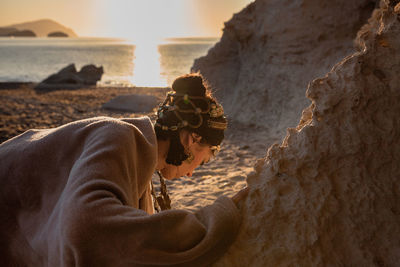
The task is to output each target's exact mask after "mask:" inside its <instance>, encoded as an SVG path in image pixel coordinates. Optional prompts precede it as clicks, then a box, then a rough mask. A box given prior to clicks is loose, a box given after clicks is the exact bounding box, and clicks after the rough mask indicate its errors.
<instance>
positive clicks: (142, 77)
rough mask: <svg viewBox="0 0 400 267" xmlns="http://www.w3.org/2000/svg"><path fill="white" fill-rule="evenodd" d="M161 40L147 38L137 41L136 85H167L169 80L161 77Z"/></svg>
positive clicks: (134, 61) (134, 60) (135, 58)
mask: <svg viewBox="0 0 400 267" xmlns="http://www.w3.org/2000/svg"><path fill="white" fill-rule="evenodd" d="M158 44H159V42H158V41H156V40H146V41H141V42H136V43H135V57H134V59H133V65H134V66H133V76H132V80H131V83H132V84H133V85H135V86H152V87H166V86H167V81H166V79H164V78H163V77H161V69H160V53H159V51H158Z"/></svg>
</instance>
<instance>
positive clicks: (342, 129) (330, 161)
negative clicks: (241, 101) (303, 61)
mask: <svg viewBox="0 0 400 267" xmlns="http://www.w3.org/2000/svg"><path fill="white" fill-rule="evenodd" d="M303 2H305V3H307V2H309V1H303ZM351 5H352V4H350V6H351ZM381 6H382V8H381V9H380V10H378V11H375V12H374V15H373V18H372V19H371V20H370V23H369V24H368V25H366V26H364V27H363V28H362V29H361V30H360V32H359V33H358V37H357V40H356V43H357V44H358V47H359V50H358V52H356V53H354V54H352V55H351V56H349V57H346V58H345V59H343V60H342V61H341V62H340V63H338V64H337V65H335V67H334V68H333V69H332V70H331V71H330V72H329V73H328V74H327V75H326V76H325V77H324V78H320V79H316V80H314V81H313V82H312V83H311V84H310V86H309V88H308V90H307V96H308V98H309V99H310V100H311V101H312V104H311V105H310V106H309V107H308V108H306V109H304V111H303V115H302V117H301V120H300V123H299V124H298V126H297V127H296V128H293V129H290V130H289V131H288V134H287V136H286V137H285V139H284V141H283V142H282V144H280V145H274V146H272V147H270V149H269V151H268V154H267V156H266V158H264V159H263V160H261V161H260V162H259V163H258V165H257V167H256V170H257V171H256V172H255V173H254V175H252V176H250V177H249V178H248V183H249V185H250V193H249V197H248V199H247V202H246V203H245V205H244V222H243V227H242V229H241V232H240V234H239V236H238V239H237V241H236V242H235V243H234V245H233V246H232V247H231V249H230V250H229V251H228V253H227V254H226V255H225V256H224V257H223V258H222V259H221V260H220V261H219V262H218V263H217V264H216V265H217V266H393V267H394V266H399V262H400V242H399V240H400V239H399V237H400V164H399V162H400V116H399V114H400V75H399V73H400V3H399V1H398V0H397V1H388V0H387V1H382V3H381ZM343 12H344V13H346V11H345V10H344V11H343ZM321 63H322V64H324V63H323V62H321ZM315 67H316V68H318V67H319V65H316V66H315Z"/></svg>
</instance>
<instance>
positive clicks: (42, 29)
mask: <svg viewBox="0 0 400 267" xmlns="http://www.w3.org/2000/svg"><path fill="white" fill-rule="evenodd" d="M3 28H16V29H17V30H31V31H33V32H34V33H35V34H36V35H37V36H38V37H46V36H47V35H48V34H49V33H51V32H64V33H66V34H67V35H68V36H70V37H78V35H77V34H76V33H75V32H74V31H73V30H72V29H70V28H67V27H65V26H63V25H61V24H60V23H57V22H55V21H54V20H50V19H41V20H35V21H31V22H24V23H19V24H13V25H7V26H4V27H3Z"/></svg>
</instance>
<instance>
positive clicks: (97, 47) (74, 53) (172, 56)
mask: <svg viewBox="0 0 400 267" xmlns="http://www.w3.org/2000/svg"><path fill="white" fill-rule="evenodd" d="M218 41H219V38H203V37H192V38H168V39H163V40H159V41H148V42H137V43H135V42H133V41H129V40H125V39H117V38H26V37H19V38H9V37H4V38H0V82H40V81H42V80H43V79H45V78H47V77H48V76H49V75H51V74H53V73H56V72H58V71H59V70H61V69H62V68H64V67H66V66H67V65H69V64H75V66H76V68H77V70H78V71H79V70H80V68H82V67H83V66H84V65H87V64H94V65H96V66H103V69H104V74H103V76H102V79H101V81H99V83H98V86H115V87H119V86H143V87H168V86H170V85H171V83H172V82H173V80H174V79H175V78H176V77H178V76H180V75H182V74H186V73H190V71H191V67H192V65H193V61H194V59H196V58H199V57H202V56H204V55H206V54H207V51H208V50H209V49H210V48H211V47H213V46H214V45H215V43H217V42H218Z"/></svg>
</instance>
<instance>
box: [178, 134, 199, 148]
mask: <svg viewBox="0 0 400 267" xmlns="http://www.w3.org/2000/svg"><path fill="white" fill-rule="evenodd" d="M179 138H180V139H181V143H182V145H183V146H184V147H185V148H188V147H190V146H191V145H192V144H193V143H194V142H195V139H194V137H193V136H192V134H191V133H190V132H188V131H185V130H182V131H181V132H180V133H179Z"/></svg>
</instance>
